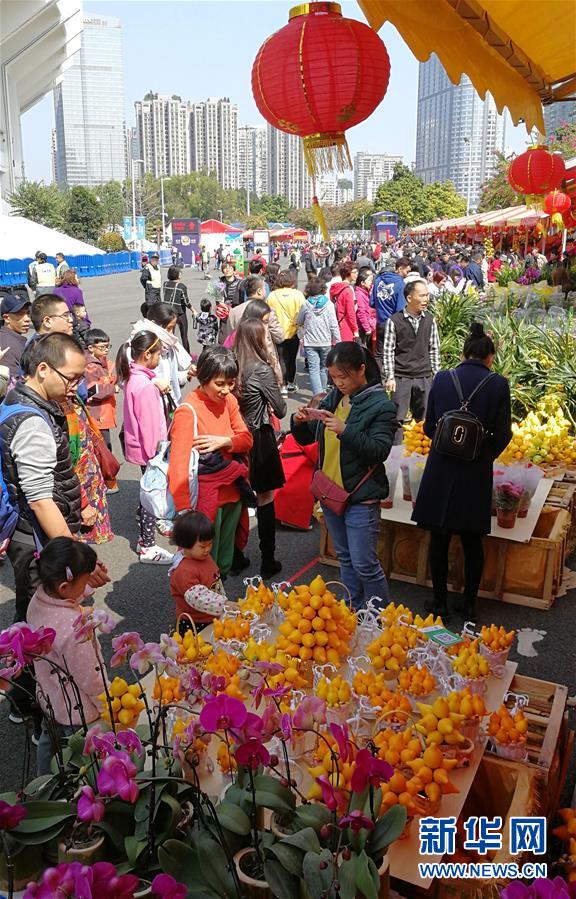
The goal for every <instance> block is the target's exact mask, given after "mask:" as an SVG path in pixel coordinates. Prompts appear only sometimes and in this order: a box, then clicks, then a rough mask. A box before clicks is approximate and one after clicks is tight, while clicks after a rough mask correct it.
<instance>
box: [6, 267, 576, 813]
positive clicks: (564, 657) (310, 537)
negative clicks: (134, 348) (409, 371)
mask: <svg viewBox="0 0 576 899" xmlns="http://www.w3.org/2000/svg"><path fill="white" fill-rule="evenodd" d="M183 279H184V281H185V282H186V284H187V285H188V292H189V296H190V299H191V302H192V305H193V306H194V307H195V308H197V309H199V305H200V299H201V298H202V296H203V288H204V285H205V282H204V281H203V280H202V276H201V274H200V273H199V272H196V271H190V270H186V271H185V272H184V274H183ZM82 289H83V290H84V294H85V298H86V304H87V307H88V309H89V312H90V316H91V319H92V322H93V324H94V325H95V326H96V327H101V328H103V329H104V330H105V331H106V332H107V333H108V335H109V336H110V338H111V341H112V353H113V354H114V355H115V353H116V351H117V349H118V346H119V344H120V343H121V342H122V341H123V340H126V339H127V337H128V335H129V333H130V330H131V323H132V322H135V321H136V320H137V319H138V318H139V317H140V305H141V303H142V301H143V290H142V288H141V286H140V283H139V272H137V271H134V272H129V273H123V274H119V275H109V276H106V277H103V278H87V279H85V280H84V282H83V283H82ZM190 333H191V336H192V340H191V344H192V352H193V353H196V352H198V351H199V347H198V345H197V344H196V343H195V332H194V331H192V330H191V332H190ZM298 365H299V369H300V371H299V374H298V377H297V384H298V391H297V393H295V394H292V395H291V396H290V397H289V401H288V406H289V414H290V412H291V411H294V409H295V408H296V407H297V406H298V405H299V404H301V403H302V402H305V401H306V400H307V399H308V398H309V397H310V390H309V388H308V378H307V375H306V373H305V372H304V371H303V363H302V361H301V360H299V363H298ZM119 399H120V400H121V397H119ZM119 406H121V401H120V402H119ZM285 425H286V426H288V418H287V419H286V420H285ZM112 440H113V448H114V450H115V452H116V454H117V456H118V458H119V459H121V458H122V454H121V450H120V446H119V443H118V438H117V434H114V435H113V438H112ZM139 476H140V471H139V469H138V468H137V467H136V466H134V465H130V464H127V463H125V462H124V463H123V465H122V469H121V471H120V475H119V483H120V488H121V489H120V492H119V493H118V494H115V495H113V496H110V497H109V505H110V514H111V519H112V526H113V530H114V533H115V537H114V539H113V540H112V541H111V542H110V543H109V544H105V545H103V546H99V547H97V551H98V555H99V558H100V559H101V560H102V561H103V562H104V563H105V564H106V565H107V566H108V570H109V573H110V576H111V583H110V584H108V585H107V586H106V587H105V588H102V589H100V590H98V591H97V593H96V595H95V603H96V605H97V606H98V607H101V608H104V609H108V610H109V611H111V612H112V613H113V614H114V616H115V617H116V618H117V619H118V628H117V632H121V631H122V630H137V631H139V632H140V634H141V635H142V637H143V639H144V640H146V641H153V640H156V639H157V638H158V636H159V634H160V633H161V632H163V631H167V630H168V631H169V630H170V629H171V628H172V625H173V619H174V616H173V603H172V600H171V598H170V593H169V590H168V584H167V575H166V568H165V567H162V566H153V565H141V564H140V563H139V561H138V558H137V556H136V554H135V552H134V549H135V546H136V540H137V522H136V515H135V513H136V508H137V504H138V478H139ZM158 541H159V543H161V544H162V545H165V546H167V545H168V541H166V540H164V538H162V537H159V538H158ZM318 549H319V533H318V526H317V524H316V523H314V526H313V529H312V530H311V531H303V532H302V531H296V530H293V529H289V528H283V527H281V526H279V527H278V534H277V557H278V558H279V559H280V560H281V561H282V564H283V570H282V575H281V577H282V578H285V579H287V580H291V581H295V582H296V583H305V582H309V581H310V580H311V578H312V577H313V576H314V575H315V574H317V573H321V574H322V575H323V576H325V577H326V579H334V577H335V575H336V570H335V569H334V568H332V567H326V566H322V565H320V564H318ZM247 555H248V556H249V557H250V559H251V560H252V566H251V568H250V569H249V570H248V571H247V572H245V575H252V574H257V573H258V569H259V561H260V559H259V552H258V540H257V534H256V531H255V519H251V533H250V540H249V544H248V549H247ZM571 561H572V567H576V560H571ZM279 579H280V576H279V577H278V578H276V580H279ZM390 587H391V595H392V598H393V599H394V600H395V601H396V602H402V603H404V604H405V605H407V606H409V607H410V608H411V609H413V611H414V612H422V610H423V606H424V602H425V600H426V599H427V598H428V596H429V593H430V591H429V590H427V589H425V588H421V587H417V586H413V585H411V584H405V583H401V582H399V581H392V582H391V585H390ZM244 589H245V588H244V586H243V583H242V577H239V578H232V577H230V578H229V579H228V580H227V582H226V591H227V593H228V596H229V597H230V598H234V599H236V598H238V597H239V596H242V595H243V594H244ZM575 600H576V591H571V592H569V593H568V594H567V595H566V596H563V597H561V598H559V599H558V600H557V601H556V602H555V604H554V605H553V607H552V608H551V609H550V610H549V611H541V610H538V609H532V608H527V607H523V606H515V605H510V604H507V603H501V602H496V601H490V600H482V601H481V602H480V603H479V624H490V623H491V622H495V623H496V624H497V625H500V624H502V625H504V626H505V627H506V628H507V629H510V628H515V629H517V630H519V629H523V628H524V629H533V630H535V631H539V632H541V633H540V634H538V636H539V637H542V639H540V640H539V641H538V642H535V643H534V652H535V655H534V656H532V657H526V656H520V655H518V653H517V651H516V649H514V650H513V651H512V653H511V656H510V658H511V659H512V660H513V661H517V662H518V663H519V672H520V673H522V674H525V675H528V676H530V677H536V678H541V679H544V680H548V681H553V682H556V683H562V684H567V685H568V688H569V692H570V695H572V696H574V695H575V694H576V624H575V612H576V604H575ZM13 616H14V591H13V578H12V569H11V567H10V564H9V563H8V562H6V563H5V564H4V565H2V566H0V627H6V626H7V625H8V624H10V623H11V622H12V620H13ZM460 622H461V619H460V618H457V617H455V618H454V619H453V621H452V622H451V624H452V625H458V624H459V623H460ZM47 624H48V622H47ZM102 645H103V648H104V652H105V656H106V657H109V656H110V641H109V639H108V638H105V639H103V640H102ZM572 726H574V720H572ZM26 743H27V741H26V737H25V732H24V728H23V727H22V726H19V725H15V724H12V723H11V722H10V721H9V720H8V704H7V702H6V701H5V700H4V698H3V697H0V790H7V789H14V788H18V786H19V785H20V783H21V782H22V777H23V772H24V769H25V766H26V764H28V763H30V764H31V765H32V770H34V750H33V749H32V750H31V752H32V755H31V758H30V759H28V758H27V752H26ZM574 768H575V766H574V758H573V759H572V765H571V772H570V775H569V778H568V783H567V786H566V790H565V795H564V802H565V803H566V802H567V801H569V799H570V796H571V795H572V790H573V789H574V773H575V772H574Z"/></svg>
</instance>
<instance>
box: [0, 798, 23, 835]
mask: <svg viewBox="0 0 576 899" xmlns="http://www.w3.org/2000/svg"><path fill="white" fill-rule="evenodd" d="M27 814H28V810H27V809H25V808H24V806H22V805H10V804H9V803H8V802H4V801H3V800H2V799H0V830H14V828H15V827H18V825H19V824H20V822H21V821H23V820H24V818H25V817H26V815H27Z"/></svg>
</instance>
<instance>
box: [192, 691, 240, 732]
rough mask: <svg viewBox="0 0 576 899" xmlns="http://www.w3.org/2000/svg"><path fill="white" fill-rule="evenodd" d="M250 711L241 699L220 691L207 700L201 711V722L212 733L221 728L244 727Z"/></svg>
mask: <svg viewBox="0 0 576 899" xmlns="http://www.w3.org/2000/svg"><path fill="white" fill-rule="evenodd" d="M247 717H248V712H247V711H246V706H245V705H244V703H243V702H240V700H239V699H234V697H233V696H227V695H226V694H225V693H220V695H219V696H213V697H210V698H209V699H207V700H206V703H205V705H204V708H203V709H202V711H201V712H200V724H201V725H202V727H203V728H204V730H205V731H207V732H208V733H210V734H213V733H216V731H219V730H228V729H230V728H238V727H242V726H243V724H244V722H245V721H246V718H247Z"/></svg>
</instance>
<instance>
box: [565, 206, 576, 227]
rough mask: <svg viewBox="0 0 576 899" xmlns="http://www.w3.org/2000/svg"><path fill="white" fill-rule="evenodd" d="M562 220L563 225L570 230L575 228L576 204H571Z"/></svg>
mask: <svg viewBox="0 0 576 899" xmlns="http://www.w3.org/2000/svg"><path fill="white" fill-rule="evenodd" d="M562 221H563V222H564V226H565V227H566V228H568V229H569V230H570V231H571V230H572V229H573V228H576V205H573V206H571V207H570V209H567V210H566V212H565V213H564V214H563V216H562Z"/></svg>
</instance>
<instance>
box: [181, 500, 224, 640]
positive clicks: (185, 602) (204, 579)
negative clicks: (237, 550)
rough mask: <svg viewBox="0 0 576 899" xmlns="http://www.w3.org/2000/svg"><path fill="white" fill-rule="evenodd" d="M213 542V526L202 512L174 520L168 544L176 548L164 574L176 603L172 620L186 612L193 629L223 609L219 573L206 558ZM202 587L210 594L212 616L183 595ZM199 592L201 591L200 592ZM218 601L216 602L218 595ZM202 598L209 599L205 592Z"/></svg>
mask: <svg viewBox="0 0 576 899" xmlns="http://www.w3.org/2000/svg"><path fill="white" fill-rule="evenodd" d="M213 542H214V525H213V524H212V522H211V521H210V519H209V518H208V516H207V515H204V513H203V512H182V513H181V514H180V515H179V516H178V517H177V518H176V519H175V521H174V526H173V529H172V543H173V544H174V545H175V546H177V547H178V552H177V553H176V554H175V555H174V559H173V563H172V567H171V568H170V571H169V572H168V574H169V578H170V593H171V594H172V598H173V599H174V602H175V603H176V618H178V616H179V615H181V614H182V613H183V612H187V613H188V614H189V615H190V616H191V617H192V618H193V620H194V624H195V625H196V630H202V629H203V628H205V627H206V625H207V624H211V623H212V622H213V621H214V618H215V617H217V616H218V615H219V614H220V612H221V611H222V609H223V608H224V602H225V600H226V596H225V594H224V588H223V586H222V581H221V580H220V571H219V570H218V566H217V565H216V562H215V561H214V559H213V558H212V556H211V555H210V553H211V552H212V544H213ZM198 585H202V586H204V587H207V588H208V590H209V591H212V592H213V594H214V597H213V606H214V614H208V613H207V612H204V611H200V610H199V609H198V608H195V607H194V605H192V604H191V603H194V602H195V600H194V598H193V597H191V596H190V595H188V596H187V593H188V591H189V590H190V588H191V587H196V586H198ZM200 592H202V591H200ZM216 594H219V597H220V598H221V600H222V601H221V602H218V598H219V597H218V596H217V595H216ZM204 595H205V597H207V598H208V599H210V596H209V594H208V592H207V591H205V593H204Z"/></svg>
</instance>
